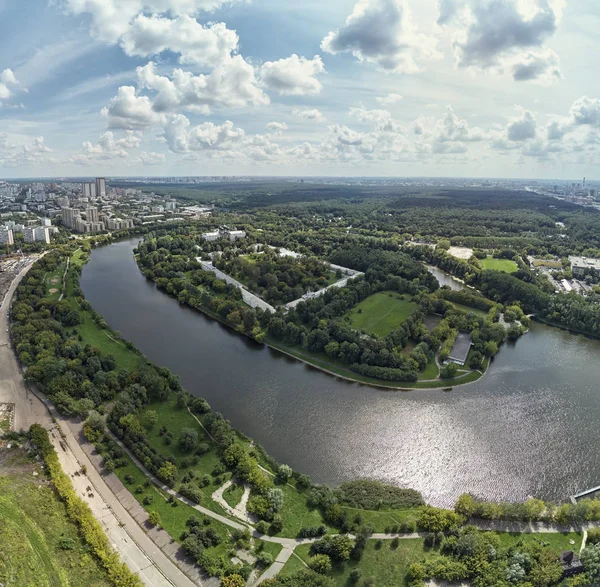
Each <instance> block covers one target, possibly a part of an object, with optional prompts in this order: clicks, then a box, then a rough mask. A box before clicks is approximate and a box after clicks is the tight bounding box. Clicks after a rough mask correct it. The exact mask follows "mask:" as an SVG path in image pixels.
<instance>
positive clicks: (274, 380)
mask: <svg viewBox="0 0 600 587" xmlns="http://www.w3.org/2000/svg"><path fill="white" fill-rule="evenodd" d="M136 242H137V240H130V241H124V242H120V243H117V244H113V245H111V246H108V247H103V248H100V249H97V250H95V251H94V252H93V253H92V257H91V261H90V262H89V263H88V264H87V265H86V266H85V268H84V270H83V275H82V279H81V285H82V288H83V291H84V293H85V296H86V298H87V299H88V300H89V301H90V302H91V304H92V305H93V306H94V308H95V309H96V310H97V311H98V312H99V313H100V314H102V316H104V318H105V319H106V320H107V322H108V323H109V324H110V326H111V327H112V328H114V329H115V330H119V331H120V332H121V333H122V335H123V336H124V337H125V338H127V339H129V340H131V341H132V342H133V343H134V344H135V345H136V346H137V347H138V348H139V349H140V350H141V351H142V352H144V353H145V354H146V355H147V356H148V357H149V358H150V359H151V360H152V361H154V362H155V363H157V364H159V365H165V366H167V367H169V368H170V369H171V370H172V371H173V372H174V373H176V374H177V375H179V376H180V377H181V380H182V383H183V385H184V387H185V388H186V389H187V390H188V391H189V392H191V393H193V394H194V395H198V396H202V397H204V398H206V399H207V400H208V401H209V402H210V404H211V405H212V406H213V407H214V408H215V409H217V410H219V411H220V412H222V413H223V414H224V415H225V416H226V417H227V418H228V419H230V420H231V422H232V423H233V425H234V426H235V427H237V428H238V429H240V430H242V431H243V432H244V433H246V434H248V435H249V436H251V437H252V438H254V439H255V440H256V441H257V442H259V443H261V444H262V445H263V446H264V447H265V448H266V449H267V451H268V452H269V453H270V454H271V455H273V456H274V457H275V458H276V459H277V460H278V461H279V462H282V463H287V464H289V465H290V466H292V467H293V468H294V469H297V470H299V471H302V472H304V473H307V474H309V475H310V476H311V477H312V479H313V481H315V482H323V483H332V484H336V483H340V482H341V481H344V480H348V479H355V478H359V477H370V478H376V479H381V480H384V481H387V482H390V483H394V484H397V485H401V486H405V487H413V488H415V489H418V490H419V491H421V492H422V493H423V495H424V497H425V498H426V499H427V500H428V501H429V502H430V503H432V504H434V505H439V506H449V505H452V504H453V502H454V500H455V499H456V497H457V496H458V495H460V494H461V493H463V492H467V491H469V492H471V493H473V494H475V495H477V496H480V497H485V498H488V499H503V500H522V499H525V498H526V497H527V496H529V495H535V496H538V497H541V498H544V499H550V500H557V501H559V500H564V499H566V498H568V496H569V495H571V494H573V493H574V492H577V491H580V490H583V489H586V488H589V487H593V486H596V485H600V451H599V450H598V447H600V426H598V422H599V421H600V391H599V389H600V385H599V384H600V365H599V362H598V357H599V356H600V342H599V341H593V340H588V339H586V338H584V337H583V336H574V335H572V334H569V333H568V332H565V331H561V330H558V329H555V328H551V327H548V326H545V325H542V324H536V323H534V324H532V327H531V330H530V331H529V333H528V334H526V335H525V336H523V337H522V338H521V339H520V340H519V341H518V342H517V343H516V344H512V345H505V346H503V348H502V349H501V351H500V353H499V354H498V355H497V357H496V359H495V361H494V362H493V364H492V365H491V367H490V369H489V370H488V373H487V374H486V376H485V377H484V378H483V379H481V380H479V381H478V382H476V383H474V384H472V385H467V386H464V387H460V388H456V389H454V390H453V391H451V392H443V391H423V390H415V391H411V392H391V391H383V390H378V389H374V388H371V387H369V386H365V385H360V384H353V383H349V382H346V381H342V380H339V379H336V378H334V377H331V376H329V375H326V374H324V373H321V372H319V371H317V370H315V369H313V368H311V367H308V366H306V365H304V364H303V363H300V362H298V361H295V360H293V359H290V358H287V357H284V356H282V355H281V354H279V353H277V352H276V351H273V350H271V349H269V348H267V347H265V346H261V345H258V344H256V343H253V342H252V341H249V340H248V339H246V338H244V337H242V336H240V335H238V334H235V333H233V332H232V331H230V330H229V329H228V328H226V327H225V326H222V325H221V324H219V323H218V322H215V321H213V320H211V319H210V318H207V317H205V316H204V315H203V314H201V313H198V312H195V311H193V310H191V309H188V308H185V307H182V306H180V305H179V304H178V302H177V301H176V300H174V299H173V298H170V297H169V296H167V295H166V294H163V293H162V292H160V291H159V290H157V289H156V287H155V286H154V284H153V283H151V282H148V281H147V280H146V279H145V278H144V277H143V276H142V274H141V273H140V272H139V270H138V269H137V266H136V264H135V261H134V259H133V255H132V249H133V248H134V247H135V244H136Z"/></svg>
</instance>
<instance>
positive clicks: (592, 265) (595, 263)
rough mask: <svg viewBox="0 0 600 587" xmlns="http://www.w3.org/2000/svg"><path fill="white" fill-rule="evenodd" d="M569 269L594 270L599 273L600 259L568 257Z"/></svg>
mask: <svg viewBox="0 0 600 587" xmlns="http://www.w3.org/2000/svg"><path fill="white" fill-rule="evenodd" d="M569 261H570V263H571V267H582V268H585V269H595V270H596V271H600V259H590V258H589V257H569Z"/></svg>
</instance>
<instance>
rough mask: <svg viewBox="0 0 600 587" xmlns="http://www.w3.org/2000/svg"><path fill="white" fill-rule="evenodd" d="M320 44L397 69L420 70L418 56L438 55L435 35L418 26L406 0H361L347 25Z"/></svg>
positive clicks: (362, 59) (430, 56)
mask: <svg viewBox="0 0 600 587" xmlns="http://www.w3.org/2000/svg"><path fill="white" fill-rule="evenodd" d="M321 48H322V49H323V51H326V52H327V53H332V54H333V55H336V54H338V53H352V55H354V57H356V58H357V59H358V60H359V61H366V62H368V63H374V64H376V65H377V66H379V67H380V68H381V69H383V70H384V71H388V72H398V73H414V72H417V71H419V69H420V67H419V65H418V63H417V61H418V60H420V59H429V58H433V57H438V56H439V54H438V53H437V50H436V42H435V39H434V38H433V37H430V36H428V35H425V34H422V33H419V32H418V31H417V30H416V28H415V25H414V24H413V21H412V15H411V11H410V8H409V6H408V2H407V1H406V0H358V2H357V3H356V5H355V6H354V10H353V11H352V14H350V15H349V16H348V18H347V19H346V23H345V25H344V26H343V27H342V28H341V29H339V30H337V31H331V32H330V33H329V34H328V35H327V36H326V37H325V38H324V39H323V41H322V42H321Z"/></svg>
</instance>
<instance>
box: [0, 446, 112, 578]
mask: <svg viewBox="0 0 600 587" xmlns="http://www.w3.org/2000/svg"><path fill="white" fill-rule="evenodd" d="M34 472H36V473H37V476H34V475H33V473H34ZM0 537H5V538H6V539H5V540H4V539H0V578H2V580H3V581H4V582H5V584H6V585H49V586H52V587H54V586H56V587H60V586H62V585H70V586H71V587H88V586H89V587H108V586H109V585H111V583H110V581H109V580H108V578H107V576H106V572H105V571H104V569H103V568H102V566H101V565H100V564H99V563H98V561H97V560H96V559H95V558H94V557H93V556H92V555H91V554H90V553H89V548H88V547H87V545H86V544H85V543H84V542H83V540H82V539H81V538H80V536H79V533H78V529H77V527H76V526H75V524H73V523H72V522H71V521H70V520H69V519H68V517H67V513H66V508H65V505H64V504H63V503H62V502H61V501H60V500H59V499H58V497H57V495H56V493H55V492H54V490H53V489H52V487H51V485H50V484H49V483H48V481H46V479H45V476H44V472H43V470H42V469H41V468H40V467H39V465H38V464H37V463H35V462H33V461H31V460H30V459H29V458H28V457H27V455H26V454H25V452H24V451H23V450H21V449H4V450H3V451H2V454H1V455H0Z"/></svg>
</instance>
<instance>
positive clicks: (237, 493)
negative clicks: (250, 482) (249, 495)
mask: <svg viewBox="0 0 600 587" xmlns="http://www.w3.org/2000/svg"><path fill="white" fill-rule="evenodd" d="M242 495H244V486H243V485H238V484H237V483H232V484H231V485H230V486H229V487H228V488H227V489H226V490H225V491H224V492H223V499H224V500H225V501H226V502H227V503H228V504H229V506H230V507H232V508H234V507H235V506H236V505H237V504H238V503H240V500H241V499H242Z"/></svg>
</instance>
